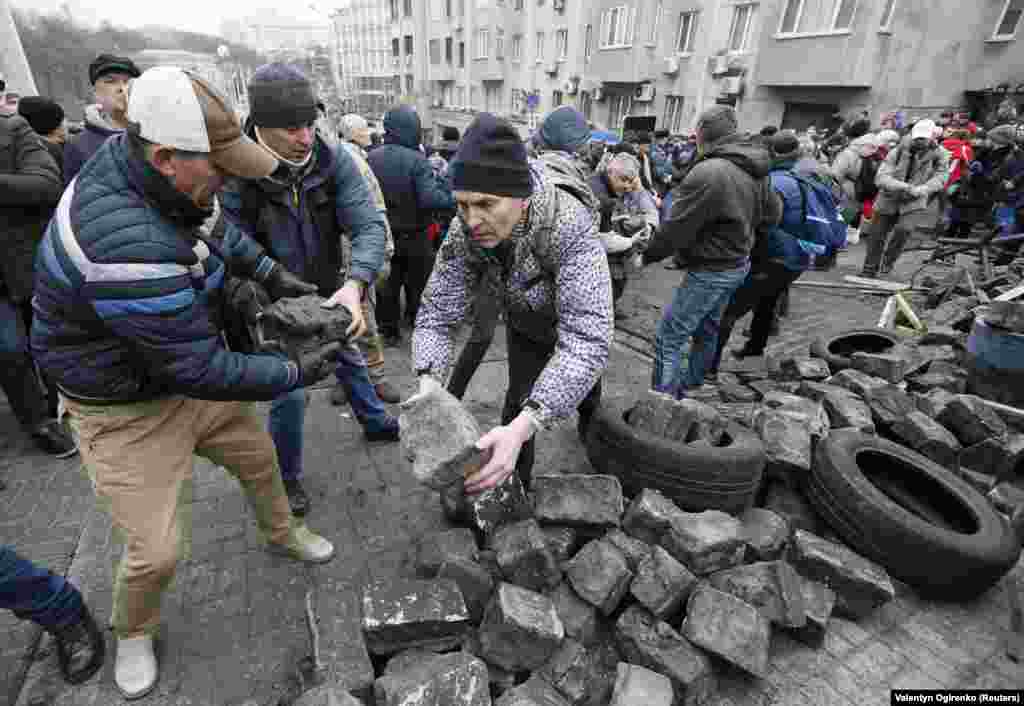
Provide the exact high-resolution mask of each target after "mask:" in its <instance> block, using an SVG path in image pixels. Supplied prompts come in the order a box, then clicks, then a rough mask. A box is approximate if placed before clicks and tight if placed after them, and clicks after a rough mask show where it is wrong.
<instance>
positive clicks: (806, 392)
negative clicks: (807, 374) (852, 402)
mask: <svg viewBox="0 0 1024 706" xmlns="http://www.w3.org/2000/svg"><path fill="white" fill-rule="evenodd" d="M796 394H798V395H800V396H801V397H806V398H807V399H809V400H813V401H815V402H823V401H824V400H825V398H826V397H828V396H829V395H846V396H847V397H857V393H855V392H851V391H850V390H847V389H846V388H845V387H839V386H838V385H830V384H828V383H825V382H816V381H814V380H804V381H803V382H801V383H800V387H798V388H797V391H796Z"/></svg>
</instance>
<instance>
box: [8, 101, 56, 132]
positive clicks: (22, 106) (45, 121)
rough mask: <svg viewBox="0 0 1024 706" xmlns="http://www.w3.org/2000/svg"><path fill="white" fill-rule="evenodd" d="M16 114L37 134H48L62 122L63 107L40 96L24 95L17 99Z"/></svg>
mask: <svg viewBox="0 0 1024 706" xmlns="http://www.w3.org/2000/svg"><path fill="white" fill-rule="evenodd" d="M18 114H19V115H21V117H23V118H25V120H27V121H28V124H29V125H31V126H32V129H33V130H35V131H36V133H37V134H39V135H49V134H50V133H51V132H53V131H54V130H56V129H57V128H59V127H60V126H61V125H62V124H63V123H64V109H63V108H61V107H60V106H59V105H57V104H56V103H54V102H53V101H52V100H50V99H49V98H42V97H40V96H25V97H24V98H22V99H21V100H20V101H18Z"/></svg>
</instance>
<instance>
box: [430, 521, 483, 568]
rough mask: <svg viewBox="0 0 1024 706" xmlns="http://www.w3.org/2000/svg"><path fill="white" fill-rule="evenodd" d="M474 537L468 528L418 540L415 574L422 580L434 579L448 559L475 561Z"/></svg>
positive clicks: (476, 549)
mask: <svg viewBox="0 0 1024 706" xmlns="http://www.w3.org/2000/svg"><path fill="white" fill-rule="evenodd" d="M478 551H479V549H478V547H477V546H476V537H475V536H474V535H473V531H472V530H471V529H469V528H468V527H459V528H456V529H450V530H445V531H444V532H434V533H432V534H429V535H427V536H426V537H424V538H423V539H421V540H420V542H419V545H418V547H417V551H416V572H417V573H418V574H419V575H420V576H422V577H423V578H428V579H429V578H434V576H436V575H437V570H438V569H440V568H441V564H443V563H444V562H445V561H447V560H448V559H464V560H466V561H476V559H477V554H478Z"/></svg>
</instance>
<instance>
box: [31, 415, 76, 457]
mask: <svg viewBox="0 0 1024 706" xmlns="http://www.w3.org/2000/svg"><path fill="white" fill-rule="evenodd" d="M32 441H34V442H36V446H38V447H39V448H40V450H42V451H45V452H46V453H48V454H53V455H54V456H56V457H57V458H70V457H71V456H74V455H75V454H76V453H78V444H76V443H75V439H74V437H72V436H71V434H69V433H68V431H67V430H66V429H65V428H64V425H62V424H61V423H60V422H58V421H57V420H56V419H48V420H46V421H45V422H43V423H42V424H40V425H39V426H37V427H36V428H35V429H33V430H32Z"/></svg>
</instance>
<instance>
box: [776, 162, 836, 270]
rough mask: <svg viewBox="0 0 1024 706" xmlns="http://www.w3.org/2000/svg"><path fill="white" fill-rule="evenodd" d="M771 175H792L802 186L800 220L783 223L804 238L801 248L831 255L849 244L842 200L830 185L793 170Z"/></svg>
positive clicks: (810, 252)
mask: <svg viewBox="0 0 1024 706" xmlns="http://www.w3.org/2000/svg"><path fill="white" fill-rule="evenodd" d="M772 174H773V175H775V174H784V175H786V176H788V177H790V178H791V179H793V181H795V182H796V184H797V187H798V188H799V189H800V219H799V221H798V222H797V223H789V222H786V223H784V224H781V225H783V226H784V228H785V231H786V232H787V233H790V234H791V235H793V236H794V237H796V238H797V239H798V240H799V241H801V247H802V248H804V249H805V250H807V251H808V254H813V255H815V256H817V257H831V256H832V255H834V254H835V253H836V252H838V251H839V250H842V249H843V248H844V247H846V222H845V221H844V220H843V218H842V216H841V215H840V213H839V202H838V200H837V199H836V196H835V193H834V192H833V191H832V189H831V188H830V187H829V186H828V184H826V183H824V182H823V181H821V180H819V179H815V178H814V177H812V176H808V175H804V174H798V173H796V172H794V171H791V170H778V171H775V172H773V173H772ZM812 246H818V247H812ZM821 248H824V250H821Z"/></svg>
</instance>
